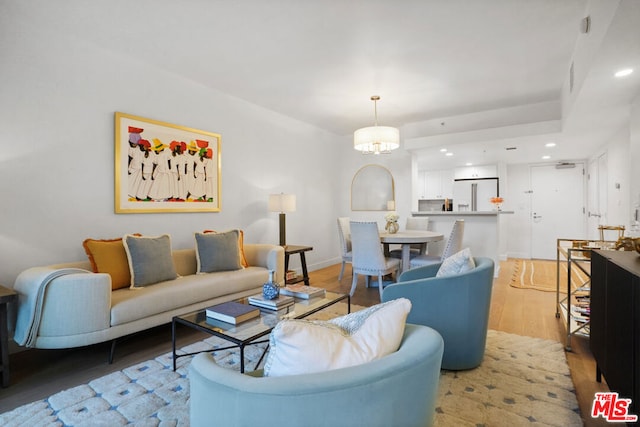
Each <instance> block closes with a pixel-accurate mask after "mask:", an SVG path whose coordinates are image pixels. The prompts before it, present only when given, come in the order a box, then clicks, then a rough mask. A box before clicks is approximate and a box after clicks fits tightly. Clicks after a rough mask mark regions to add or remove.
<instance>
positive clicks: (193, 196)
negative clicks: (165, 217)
mask: <svg viewBox="0 0 640 427" xmlns="http://www.w3.org/2000/svg"><path fill="white" fill-rule="evenodd" d="M221 144H222V137H221V136H220V134H217V133H213V132H206V131H203V130H198V129H192V128H188V127H184V126H178V125H174V124H171V123H165V122H161V121H158V120H152V119H146V118H143V117H138V116H133V115H130V114H125V113H120V112H116V113H115V211H116V213H162V212H220V193H221V188H222V187H221V180H220V178H221V164H222V163H221V153H220V147H221Z"/></svg>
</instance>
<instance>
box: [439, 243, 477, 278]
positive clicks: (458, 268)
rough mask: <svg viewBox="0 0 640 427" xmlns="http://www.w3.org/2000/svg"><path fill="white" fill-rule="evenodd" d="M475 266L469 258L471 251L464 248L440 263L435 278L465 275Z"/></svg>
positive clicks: (470, 257) (471, 258)
mask: <svg viewBox="0 0 640 427" xmlns="http://www.w3.org/2000/svg"><path fill="white" fill-rule="evenodd" d="M475 266H476V264H475V263H474V262H473V257H472V256H471V249H469V248H466V249H463V250H461V251H460V252H457V253H455V254H453V255H451V256H450V257H448V258H446V259H445V260H444V261H442V265H440V268H439V269H438V272H437V273H436V277H442V276H453V275H455V274H461V273H465V272H467V271H471V270H473V269H474V268H475Z"/></svg>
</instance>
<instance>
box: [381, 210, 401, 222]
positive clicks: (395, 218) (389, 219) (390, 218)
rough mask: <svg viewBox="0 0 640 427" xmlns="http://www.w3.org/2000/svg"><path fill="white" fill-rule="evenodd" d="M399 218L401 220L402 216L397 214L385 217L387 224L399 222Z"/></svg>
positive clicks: (393, 213) (390, 213) (389, 214)
mask: <svg viewBox="0 0 640 427" xmlns="http://www.w3.org/2000/svg"><path fill="white" fill-rule="evenodd" d="M399 218H400V215H398V214H397V213H396V212H389V213H388V214H386V215H385V216H384V219H385V220H386V221H387V222H398V219H399Z"/></svg>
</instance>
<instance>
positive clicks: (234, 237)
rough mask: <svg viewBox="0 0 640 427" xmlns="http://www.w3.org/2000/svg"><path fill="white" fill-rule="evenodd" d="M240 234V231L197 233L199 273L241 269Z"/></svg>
mask: <svg viewBox="0 0 640 427" xmlns="http://www.w3.org/2000/svg"><path fill="white" fill-rule="evenodd" d="M239 234H240V233H238V230H231V231H227V232H224V233H196V234H195V237H196V260H197V272H198V273H213V272H216V271H228V270H239V269H241V268H242V264H240V255H239V254H240V249H239V242H238V238H239V237H238V236H239Z"/></svg>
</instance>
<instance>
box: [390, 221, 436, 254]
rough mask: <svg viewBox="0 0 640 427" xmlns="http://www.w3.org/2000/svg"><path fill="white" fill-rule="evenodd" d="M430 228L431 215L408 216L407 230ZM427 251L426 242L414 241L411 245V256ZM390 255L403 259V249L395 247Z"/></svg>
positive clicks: (425, 229)
mask: <svg viewBox="0 0 640 427" xmlns="http://www.w3.org/2000/svg"><path fill="white" fill-rule="evenodd" d="M428 228H429V217H408V218H407V225H406V226H405V230H423V231H427V230H428ZM426 253H427V244H426V243H414V244H412V245H411V249H410V252H409V257H410V258H413V257H416V256H418V255H425V254H426ZM389 256H391V257H393V258H398V259H402V249H393V250H391V251H389Z"/></svg>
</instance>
